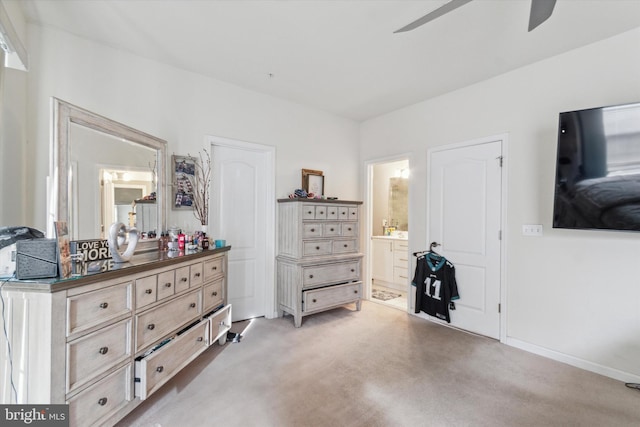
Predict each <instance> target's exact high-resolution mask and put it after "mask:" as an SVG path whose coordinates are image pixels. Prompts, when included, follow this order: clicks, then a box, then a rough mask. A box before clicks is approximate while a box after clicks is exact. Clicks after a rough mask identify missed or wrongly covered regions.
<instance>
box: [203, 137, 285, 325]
mask: <svg viewBox="0 0 640 427" xmlns="http://www.w3.org/2000/svg"><path fill="white" fill-rule="evenodd" d="M218 142H219V141H218ZM249 145H250V146H249ZM212 148H213V149H212V153H213V155H212V163H213V185H212V189H213V191H212V200H211V201H212V203H211V207H212V209H211V215H212V217H211V220H210V221H209V224H210V230H211V233H212V238H214V239H224V240H226V242H227V245H231V251H230V252H229V270H228V274H227V280H228V283H227V284H228V286H227V287H228V302H229V303H231V304H232V305H233V311H232V312H233V321H236V320H243V319H250V318H253V317H259V316H264V315H266V314H268V313H269V312H270V311H272V307H270V306H269V304H268V301H270V299H268V298H267V297H268V296H269V297H272V296H273V281H274V279H273V266H272V265H273V252H274V251H275V249H274V244H273V242H274V239H273V235H274V234H275V232H274V225H273V224H274V219H273V218H274V215H275V214H274V210H275V198H274V197H273V185H272V183H273V176H272V174H273V170H272V165H271V159H272V153H271V152H270V150H269V149H268V147H267V149H266V150H261V149H260V148H259V147H258V148H255V147H254V144H248V143H245V144H240V145H231V146H230V145H226V144H223V145H220V144H218V143H217V142H216V140H212ZM271 299H273V298H271ZM268 317H271V316H268Z"/></svg>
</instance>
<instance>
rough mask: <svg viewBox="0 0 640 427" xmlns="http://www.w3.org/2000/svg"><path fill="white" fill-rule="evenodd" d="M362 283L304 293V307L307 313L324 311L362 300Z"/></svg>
mask: <svg viewBox="0 0 640 427" xmlns="http://www.w3.org/2000/svg"><path fill="white" fill-rule="evenodd" d="M361 294H362V282H356V283H347V284H344V285H336V286H328V287H325V288H318V289H313V290H309V291H304V292H302V306H303V309H302V311H304V312H305V313H310V312H313V311H318V310H324V309H327V308H329V307H333V306H336V305H342V304H346V303H349V302H352V301H356V300H358V299H360V296H361Z"/></svg>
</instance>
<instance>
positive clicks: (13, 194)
mask: <svg viewBox="0 0 640 427" xmlns="http://www.w3.org/2000/svg"><path fill="white" fill-rule="evenodd" d="M2 6H4V8H5V10H6V12H7V15H8V17H9V19H10V20H11V23H12V24H13V27H14V29H15V30H16V33H17V35H18V37H19V38H20V41H21V42H23V44H24V41H25V40H26V22H25V19H24V16H23V15H22V12H21V10H20V8H19V6H18V4H17V2H2ZM0 68H1V66H0ZM26 98H27V73H25V72H24V71H18V70H14V69H11V68H7V69H3V70H2V71H1V72H0V170H1V171H2V172H1V173H2V175H0V201H1V202H0V226H17V225H29V224H27V223H26V222H25V221H26V219H25V215H26V205H25V204H24V194H25V193H26V192H27V188H29V187H28V186H27V182H26V179H27V178H26V168H27V167H28V164H27V159H26V158H25V155H24V153H25V147H26V145H27V107H26V106H27V99H26Z"/></svg>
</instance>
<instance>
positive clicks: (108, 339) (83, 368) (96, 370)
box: [66, 319, 131, 393]
mask: <svg viewBox="0 0 640 427" xmlns="http://www.w3.org/2000/svg"><path fill="white" fill-rule="evenodd" d="M130 356H131V319H127V320H123V321H122V322H119V323H116V324H115V325H112V326H109V327H106V328H104V329H100V330H99V331H98V332H94V333H92V334H89V335H86V336H84V337H82V338H79V339H77V340H75V341H71V342H70V343H68V344H67V364H66V365H67V393H68V392H70V391H73V390H75V389H76V388H78V387H80V386H82V385H84V384H86V383H88V382H89V381H90V380H92V379H94V378H96V377H98V376H99V375H100V374H102V373H104V372H106V371H108V370H109V369H111V368H113V367H114V366H116V365H117V364H118V363H121V362H123V361H124V360H126V359H127V358H128V357H130Z"/></svg>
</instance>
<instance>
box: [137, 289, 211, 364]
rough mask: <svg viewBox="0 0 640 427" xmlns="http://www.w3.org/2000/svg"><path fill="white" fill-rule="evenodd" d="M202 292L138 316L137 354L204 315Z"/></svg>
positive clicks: (193, 293)
mask: <svg viewBox="0 0 640 427" xmlns="http://www.w3.org/2000/svg"><path fill="white" fill-rule="evenodd" d="M201 297H202V291H201V290H200V289H198V290H194V291H192V292H189V293H187V294H184V295H182V296H179V297H176V298H175V299H173V300H171V301H169V302H167V303H165V304H162V305H159V306H157V307H155V308H153V309H151V310H148V311H146V312H144V313H142V314H138V315H136V352H138V351H140V350H142V349H144V348H145V347H148V346H150V345H152V344H154V343H155V342H156V341H158V340H159V339H160V338H162V337H163V336H165V335H167V334H168V333H170V332H171V331H174V330H176V328H179V327H181V326H183V325H185V324H187V323H189V322H190V321H193V320H195V319H196V318H197V317H198V316H200V315H201V314H202V301H201Z"/></svg>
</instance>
